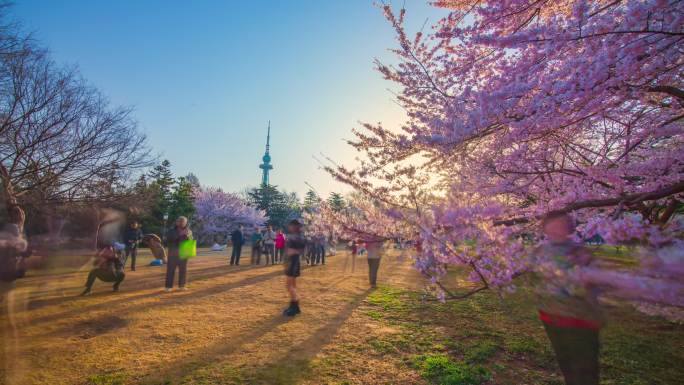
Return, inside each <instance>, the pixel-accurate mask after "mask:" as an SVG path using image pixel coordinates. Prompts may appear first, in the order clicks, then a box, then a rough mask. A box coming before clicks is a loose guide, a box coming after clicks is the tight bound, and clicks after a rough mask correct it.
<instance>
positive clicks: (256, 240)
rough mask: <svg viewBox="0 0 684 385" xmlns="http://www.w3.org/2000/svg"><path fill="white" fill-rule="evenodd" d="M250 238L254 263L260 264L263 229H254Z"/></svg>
mask: <svg viewBox="0 0 684 385" xmlns="http://www.w3.org/2000/svg"><path fill="white" fill-rule="evenodd" d="M250 240H251V241H252V265H258V264H260V263H261V241H262V240H263V236H262V235H261V231H259V229H254V232H253V233H252V236H251V238H250Z"/></svg>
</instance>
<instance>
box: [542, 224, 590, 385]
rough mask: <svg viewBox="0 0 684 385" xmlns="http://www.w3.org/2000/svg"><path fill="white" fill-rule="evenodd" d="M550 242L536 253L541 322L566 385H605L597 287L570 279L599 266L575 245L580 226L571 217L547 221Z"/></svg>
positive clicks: (544, 228)
mask: <svg viewBox="0 0 684 385" xmlns="http://www.w3.org/2000/svg"><path fill="white" fill-rule="evenodd" d="M542 230H543V232H544V234H545V235H546V238H547V240H548V241H549V242H548V243H547V244H545V245H543V246H541V247H539V248H538V249H537V250H536V252H535V253H534V259H535V260H534V266H535V270H536V272H535V273H536V274H535V275H536V277H537V279H539V280H540V281H541V282H540V283H538V284H537V285H536V293H537V299H538V302H539V306H538V307H539V319H540V320H541V321H542V323H543V324H544V329H545V330H546V334H547V336H548V337H549V340H550V341H551V346H552V347H553V350H554V352H555V354H556V360H557V361H558V366H559V367H560V369H561V372H562V373H563V377H564V378H565V383H566V385H598V384H599V332H600V330H601V328H602V326H603V322H602V319H603V317H602V315H601V313H600V311H599V308H598V300H597V294H596V291H595V288H592V287H590V286H588V285H585V284H583V283H578V282H575V281H574V280H573V279H572V278H571V277H570V275H571V274H573V273H576V270H577V269H578V268H579V269H581V268H582V267H584V266H589V265H590V264H591V263H592V262H593V256H592V255H591V253H590V252H589V251H588V250H586V249H585V248H584V247H583V246H582V245H580V244H577V243H575V242H573V241H572V239H571V236H572V234H573V232H574V230H575V229H574V223H573V220H572V218H570V217H569V216H568V215H567V214H566V213H551V214H548V215H547V216H546V217H545V218H544V219H543V220H542Z"/></svg>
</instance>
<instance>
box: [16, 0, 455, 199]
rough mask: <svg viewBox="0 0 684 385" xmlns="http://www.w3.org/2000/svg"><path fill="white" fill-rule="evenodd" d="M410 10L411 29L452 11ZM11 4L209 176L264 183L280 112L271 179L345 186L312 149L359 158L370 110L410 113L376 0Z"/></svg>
mask: <svg viewBox="0 0 684 385" xmlns="http://www.w3.org/2000/svg"><path fill="white" fill-rule="evenodd" d="M395 3H397V4H401V2H396V1H395ZM406 8H407V10H408V15H407V17H408V26H409V28H410V29H412V30H418V29H419V28H420V27H421V26H422V24H423V22H424V21H425V19H426V18H429V22H428V24H431V23H434V22H436V21H437V19H438V16H439V15H441V14H442V13H443V11H441V10H434V9H432V8H431V7H429V6H428V5H426V2H425V1H423V0H407V1H406ZM13 16H14V17H15V18H16V19H18V20H19V21H20V22H22V23H23V25H24V26H25V28H26V29H27V30H29V31H33V32H34V35H35V37H36V38H37V39H38V40H40V41H41V42H42V43H43V44H44V45H45V46H47V47H48V48H49V49H50V50H51V52H52V53H53V57H54V58H55V60H56V61H58V62H60V63H64V64H68V65H71V64H75V65H78V67H79V68H80V69H81V72H82V73H83V75H84V76H85V77H86V78H87V79H88V80H89V81H90V82H91V83H92V84H94V85H95V86H97V87H98V88H99V89H101V90H102V91H103V92H104V93H105V94H106V95H107V96H108V97H109V98H110V99H111V101H112V102H113V103H114V104H119V105H127V106H134V107H135V117H136V119H137V120H138V122H139V124H140V128H141V130H142V131H143V132H145V133H146V135H147V136H148V137H149V140H150V143H151V145H152V146H153V149H154V151H155V152H156V153H157V154H159V155H160V156H161V158H167V159H169V160H170V161H171V164H172V166H173V171H174V173H175V174H176V175H185V174H187V173H188V172H193V173H195V174H196V175H197V176H198V177H199V179H200V181H201V183H202V184H205V185H212V186H219V187H223V188H224V189H226V190H228V191H239V190H242V189H244V188H245V187H248V186H255V185H257V184H258V183H259V181H260V170H259V169H258V165H259V163H260V162H261V156H262V155H263V152H264V145H265V137H266V126H267V122H268V120H271V128H272V133H271V156H272V158H273V161H272V164H273V165H274V170H273V171H272V174H271V183H272V184H275V185H278V186H279V187H281V188H284V189H286V190H289V191H296V192H298V193H300V194H303V193H304V192H305V191H306V190H307V189H308V188H307V186H306V185H305V183H304V182H305V181H306V182H309V183H310V184H312V185H313V186H314V187H315V188H316V189H317V190H318V191H319V193H321V194H322V195H327V194H328V193H329V192H330V191H342V192H344V191H346V189H345V188H344V187H343V186H340V185H339V184H337V183H336V182H334V181H333V180H332V179H331V178H330V177H329V176H328V175H327V174H326V173H325V172H324V171H322V170H320V169H319V167H318V163H317V162H316V161H315V160H314V159H313V157H312V156H314V155H315V156H318V157H320V156H319V154H320V153H323V154H325V155H327V156H329V157H331V158H332V159H335V160H336V161H339V162H342V163H345V162H350V161H353V158H354V156H355V151H354V150H353V149H351V148H350V147H349V146H347V144H346V143H344V142H343V138H350V137H351V134H350V129H351V128H353V127H358V125H359V124H358V122H359V121H364V122H383V123H384V124H388V125H394V126H398V125H399V123H400V122H401V121H402V119H403V115H402V110H401V109H400V108H399V107H398V106H397V105H396V104H395V103H394V102H393V101H392V95H391V93H390V92H389V91H388V90H387V88H388V87H391V86H392V85H391V84H390V83H388V82H387V81H385V80H383V79H382V77H381V76H380V74H379V73H377V72H376V71H375V70H374V66H373V58H375V57H378V58H380V59H381V60H383V61H386V62H391V61H392V55H391V53H389V52H388V49H389V48H393V47H394V46H395V45H396V44H395V40H394V37H395V36H394V33H393V31H392V29H391V27H390V26H389V24H388V23H387V21H386V20H385V19H384V17H383V16H382V13H381V11H380V10H379V9H378V8H377V7H376V6H374V5H373V1H371V0H336V1H333V0H318V1H314V0H307V1H304V0H302V1H295V0H292V1H285V0H283V1H265V0H264V1H256V0H255V1H232V0H225V1H219V0H214V1H209V0H204V1H161V0H159V1H152V0H144V1H141V0H117V1H91V0H78V1H77V0H60V1H56V0H43V1H39V0H15V5H14V8H13Z"/></svg>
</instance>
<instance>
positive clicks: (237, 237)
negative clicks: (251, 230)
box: [230, 226, 245, 265]
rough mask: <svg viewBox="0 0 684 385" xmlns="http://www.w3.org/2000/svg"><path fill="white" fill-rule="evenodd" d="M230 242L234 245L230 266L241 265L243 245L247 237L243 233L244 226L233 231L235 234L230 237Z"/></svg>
mask: <svg viewBox="0 0 684 385" xmlns="http://www.w3.org/2000/svg"><path fill="white" fill-rule="evenodd" d="M230 241H231V242H232V243H233V253H232V254H231V255H230V264H231V265H240V254H242V245H244V244H245V235H244V234H243V233H242V226H240V227H239V228H237V229H235V231H233V234H231V235H230Z"/></svg>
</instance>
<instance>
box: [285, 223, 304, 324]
mask: <svg viewBox="0 0 684 385" xmlns="http://www.w3.org/2000/svg"><path fill="white" fill-rule="evenodd" d="M287 230H288V235H287V241H286V250H285V287H286V288H287V292H288V293H289V294H290V307H288V308H287V309H285V311H283V315H285V316H288V317H294V316H296V315H297V314H299V313H301V310H300V309H299V296H298V295H297V281H296V279H297V277H299V275H300V274H301V261H300V259H301V257H302V254H304V249H305V248H306V240H305V239H304V236H303V235H302V224H301V223H300V222H299V221H298V220H296V219H293V220H292V221H290V223H289V224H288V226H287Z"/></svg>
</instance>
